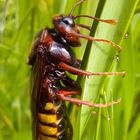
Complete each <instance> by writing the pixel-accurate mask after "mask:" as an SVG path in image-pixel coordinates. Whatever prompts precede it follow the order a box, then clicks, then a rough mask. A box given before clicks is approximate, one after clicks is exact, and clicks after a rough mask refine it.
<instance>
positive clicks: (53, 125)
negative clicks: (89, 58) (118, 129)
mask: <svg viewBox="0 0 140 140" xmlns="http://www.w3.org/2000/svg"><path fill="white" fill-rule="evenodd" d="M83 1H84V0H80V1H79V2H77V3H75V5H74V7H73V8H72V10H71V12H70V14H69V15H58V16H55V17H54V18H53V24H54V28H52V29H49V28H45V29H43V30H42V31H41V32H40V33H39V34H38V35H37V37H36V40H35V43H34V46H33V48H32V51H31V53H30V55H29V61H28V64H29V65H32V80H31V109H32V118H33V139H34V140H72V134H73V132H72V126H71V123H70V120H69V117H68V115H67V109H66V105H65V101H69V102H72V103H75V104H78V105H81V104H84V105H87V106H90V107H106V106H109V105H112V104H114V103H117V102H113V103H111V104H94V103H92V102H88V101H81V100H79V99H75V98H71V97H69V95H75V94H80V92H81V87H80V86H79V85H78V83H77V82H76V81H74V80H72V79H71V78H70V77H69V76H68V75H67V73H66V71H67V72H69V73H72V74H75V75H78V76H90V75H114V74H116V75H117V74H118V75H123V74H124V73H123V72H112V73H111V72H106V73H92V72H86V71H84V70H81V69H79V67H80V61H79V60H78V59H76V57H75V56H74V54H73V52H72V50H71V47H78V46H80V45H81V43H80V38H84V39H87V40H89V41H99V42H100V41H102V42H105V43H109V44H112V45H114V46H116V48H118V49H120V46H118V45H116V44H115V43H114V42H111V41H109V40H105V39H95V38H93V37H91V36H86V35H82V34H80V30H79V27H82V28H85V29H90V28H89V27H88V26H86V25H82V24H80V25H78V24H75V21H74V20H75V19H76V18H80V17H87V18H92V19H95V20H98V21H102V22H106V23H110V24H114V23H115V21H114V20H101V19H98V18H94V17H90V16H88V15H79V16H73V15H72V14H73V11H74V9H75V7H76V6H77V5H79V4H80V3H82V2H83Z"/></svg>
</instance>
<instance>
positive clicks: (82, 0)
mask: <svg viewBox="0 0 140 140" xmlns="http://www.w3.org/2000/svg"><path fill="white" fill-rule="evenodd" d="M84 1H85V0H80V1H78V2H76V3H75V4H74V6H73V8H72V9H71V11H70V14H69V16H70V17H72V14H73V12H74V10H75V8H76V7H77V6H78V5H80V4H81V3H82V2H84Z"/></svg>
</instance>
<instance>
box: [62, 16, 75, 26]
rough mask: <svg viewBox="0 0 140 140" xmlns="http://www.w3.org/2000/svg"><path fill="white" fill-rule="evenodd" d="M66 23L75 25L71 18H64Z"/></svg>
mask: <svg viewBox="0 0 140 140" xmlns="http://www.w3.org/2000/svg"><path fill="white" fill-rule="evenodd" d="M62 21H63V22H64V23H65V24H66V25H70V26H73V25H74V22H73V20H72V19H71V18H63V20H62Z"/></svg>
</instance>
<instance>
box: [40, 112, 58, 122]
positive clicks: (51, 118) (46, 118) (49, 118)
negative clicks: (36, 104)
mask: <svg viewBox="0 0 140 140" xmlns="http://www.w3.org/2000/svg"><path fill="white" fill-rule="evenodd" d="M38 119H39V121H40V122H42V123H45V124H51V123H56V122H57V116H56V114H43V113H38Z"/></svg>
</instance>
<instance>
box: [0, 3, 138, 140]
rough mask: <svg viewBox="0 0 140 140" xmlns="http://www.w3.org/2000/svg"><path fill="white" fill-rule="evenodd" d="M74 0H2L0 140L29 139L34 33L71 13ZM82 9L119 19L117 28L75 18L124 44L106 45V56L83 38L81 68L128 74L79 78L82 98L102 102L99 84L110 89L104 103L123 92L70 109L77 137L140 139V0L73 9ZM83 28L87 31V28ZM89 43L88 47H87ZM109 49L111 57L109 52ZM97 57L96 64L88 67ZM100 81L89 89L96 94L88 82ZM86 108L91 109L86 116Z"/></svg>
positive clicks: (78, 50) (78, 52)
mask: <svg viewBox="0 0 140 140" xmlns="http://www.w3.org/2000/svg"><path fill="white" fill-rule="evenodd" d="M75 1H76V0H69V1H68V0H0V10H1V12H0V140H25V139H26V140H31V116H30V94H29V83H30V69H31V68H30V67H29V66H28V65H27V64H26V62H27V58H28V54H29V52H30V48H31V46H32V43H33V38H34V37H35V35H36V33H37V32H38V31H40V30H41V29H43V28H44V27H46V26H48V27H52V22H51V19H52V16H53V15H55V14H60V13H66V14H68V13H69V12H70V10H71V8H72V6H73V3H74V2H75ZM80 13H81V14H87V15H91V16H95V15H96V16H97V17H101V18H111V19H112V18H113V19H117V20H118V25H116V26H115V27H112V26H111V25H104V24H102V23H101V24H99V25H98V23H97V22H94V23H93V25H92V20H89V19H83V18H81V19H79V20H77V22H79V23H83V24H85V25H89V26H93V28H92V30H91V34H92V35H95V37H96V36H97V37H98V38H106V39H110V40H113V41H115V42H116V43H117V44H120V45H121V46H122V48H123V50H122V51H121V53H120V54H118V53H117V54H116V50H115V49H114V48H113V47H111V46H109V47H107V48H104V49H105V50H107V55H102V54H103V52H102V51H101V52H98V51H99V50H100V49H98V47H93V48H94V51H93V53H92V50H90V49H89V48H90V45H91V44H88V45H86V42H85V41H84V40H82V47H81V48H76V49H75V54H76V55H77V57H78V58H80V59H82V58H84V60H83V64H82V67H83V68H84V69H86V70H89V71H106V70H113V71H126V76H125V77H124V78H118V77H117V76H113V77H111V78H106V79H97V78H94V79H90V78H89V79H84V80H83V79H82V80H81V79H80V80H78V81H80V82H81V85H82V87H83V94H82V98H83V99H84V100H87V99H91V98H93V99H92V100H93V101H95V99H96V101H99V102H100V100H98V99H99V98H97V97H98V95H100V94H102V93H101V92H100V93H99V89H100V90H102V91H103V93H104V92H106V93H109V95H107V96H104V97H103V98H107V100H105V99H104V100H105V102H106V101H107V102H108V101H110V100H111V99H112V98H113V99H114V98H119V97H121V99H122V101H121V103H120V104H118V105H116V106H115V108H113V107H112V108H111V109H109V110H108V109H104V110H101V109H95V110H93V109H84V108H80V107H79V110H77V109H74V110H73V112H72V113H71V120H72V122H73V125H76V127H77V129H76V130H74V140H78V139H79V140H118V139H119V140H140V111H139V107H140V86H139V85H140V41H139V40H140V2H139V1H138V0H117V1H116V0H102V1H99V0H86V2H84V3H83V4H82V5H80V6H79V7H77V9H76V10H75V12H74V14H75V15H78V14H80ZM110 26H111V27H110ZM81 32H82V33H84V34H88V31H85V30H82V31H81ZM86 46H87V48H88V49H86V51H85V48H86ZM94 46H98V45H97V44H94ZM96 50H97V51H96ZM89 51H90V53H89ZM84 52H86V53H84ZM108 54H110V55H109V56H110V57H107V56H108ZM83 56H84V57H83ZM87 56H89V59H87ZM91 56H92V57H93V58H91V60H90V57H91ZM116 56H117V58H116ZM110 58H111V59H110ZM114 58H115V59H114ZM93 59H94V60H95V61H94V62H95V63H94V64H93V65H94V68H90V67H91V65H92V63H93V62H92V60H93ZM116 60H118V61H116ZM99 64H100V65H101V66H98V65H99ZM88 80H89V81H88ZM92 80H94V81H92ZM98 80H99V81H101V83H100V84H99V86H98V89H96V90H94V89H90V91H92V93H88V95H87V91H88V92H89V89H88V88H91V87H92V86H91V87H86V84H87V83H95V82H96V83H98ZM110 93H111V94H113V95H110ZM93 94H94V95H93ZM87 96H89V97H87ZM75 111H76V113H78V115H77V114H76V113H75ZM82 111H84V112H85V111H87V112H88V113H87V114H86V115H85V116H84V115H83V114H82ZM76 116H78V117H77V118H76ZM82 116H84V118H82ZM110 119H111V121H110ZM75 120H76V121H75ZM86 128H87V129H86Z"/></svg>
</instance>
